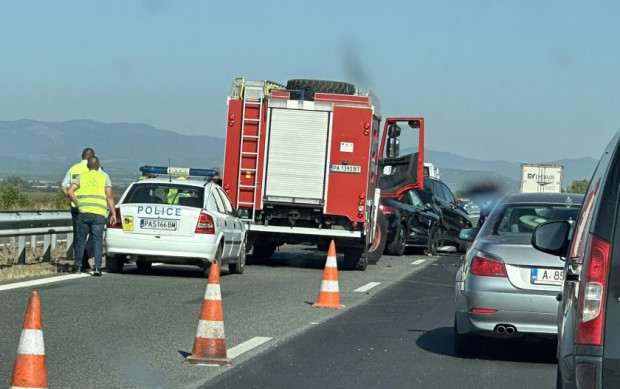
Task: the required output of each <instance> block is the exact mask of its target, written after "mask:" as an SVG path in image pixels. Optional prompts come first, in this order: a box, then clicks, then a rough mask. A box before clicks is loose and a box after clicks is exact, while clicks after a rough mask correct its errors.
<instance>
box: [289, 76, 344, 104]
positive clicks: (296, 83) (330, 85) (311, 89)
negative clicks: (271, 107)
mask: <svg viewBox="0 0 620 389" xmlns="http://www.w3.org/2000/svg"><path fill="white" fill-rule="evenodd" d="M286 89H288V90H301V91H304V99H309V100H314V94H315V93H317V92H319V93H336V94H340V95H352V94H355V85H353V84H349V83H348V82H341V81H325V80H305V79H294V80H288V81H287V83H286Z"/></svg>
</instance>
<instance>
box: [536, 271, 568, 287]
mask: <svg viewBox="0 0 620 389" xmlns="http://www.w3.org/2000/svg"><path fill="white" fill-rule="evenodd" d="M563 278H564V270H562V269H547V268H542V267H534V268H532V284H542V285H562V279H563Z"/></svg>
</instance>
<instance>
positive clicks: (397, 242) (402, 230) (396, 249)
mask: <svg viewBox="0 0 620 389" xmlns="http://www.w3.org/2000/svg"><path fill="white" fill-rule="evenodd" d="M406 244H407V226H406V225H405V224H400V225H399V226H398V228H397V229H396V235H395V236H394V240H393V241H391V242H390V244H388V246H387V250H386V251H387V253H388V254H389V255H395V256H397V257H400V256H401V255H403V254H404V253H405V248H406Z"/></svg>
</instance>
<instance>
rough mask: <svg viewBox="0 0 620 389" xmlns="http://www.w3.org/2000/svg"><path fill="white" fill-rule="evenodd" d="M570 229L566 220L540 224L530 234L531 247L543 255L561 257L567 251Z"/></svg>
mask: <svg viewBox="0 0 620 389" xmlns="http://www.w3.org/2000/svg"><path fill="white" fill-rule="evenodd" d="M570 227H571V226H570V223H569V222H567V221H566V220H560V221H551V222H546V223H541V224H539V225H538V226H536V228H535V229H534V232H533V233H532V246H534V248H535V249H536V250H538V251H542V252H543V253H547V254H551V255H557V256H558V257H563V256H565V255H566V251H567V250H568V244H569V240H568V234H569V233H570Z"/></svg>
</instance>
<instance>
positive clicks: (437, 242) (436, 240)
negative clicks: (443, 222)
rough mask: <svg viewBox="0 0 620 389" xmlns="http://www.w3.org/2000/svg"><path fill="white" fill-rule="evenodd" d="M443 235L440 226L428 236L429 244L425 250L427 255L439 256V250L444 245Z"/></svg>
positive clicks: (435, 227)
mask: <svg viewBox="0 0 620 389" xmlns="http://www.w3.org/2000/svg"><path fill="white" fill-rule="evenodd" d="M442 235H443V233H442V232H441V228H439V226H438V225H434V226H433V227H432V228H431V230H430V232H429V234H428V243H427V244H426V248H425V249H424V254H426V255H437V249H439V248H440V247H441V245H442V244H443V237H442Z"/></svg>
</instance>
